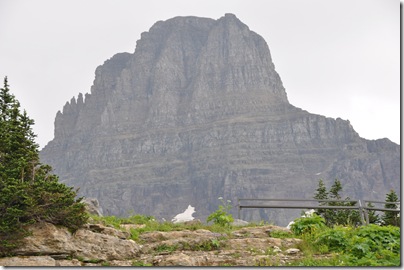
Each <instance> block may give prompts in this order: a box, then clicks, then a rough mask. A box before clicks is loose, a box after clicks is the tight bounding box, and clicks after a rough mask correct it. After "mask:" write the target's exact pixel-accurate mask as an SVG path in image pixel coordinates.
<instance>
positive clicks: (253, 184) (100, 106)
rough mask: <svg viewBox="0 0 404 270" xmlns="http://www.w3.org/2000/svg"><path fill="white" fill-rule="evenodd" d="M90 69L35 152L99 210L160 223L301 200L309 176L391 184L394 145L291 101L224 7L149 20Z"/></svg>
mask: <svg viewBox="0 0 404 270" xmlns="http://www.w3.org/2000/svg"><path fill="white" fill-rule="evenodd" d="M95 74H96V76H95V80H94V84H93V86H92V87H91V94H85V96H84V97H83V95H82V94H79V96H78V98H77V99H76V98H73V99H72V100H71V101H70V102H68V103H67V104H66V105H65V106H64V108H63V111H62V112H58V113H57V115H56V119H55V138H54V139H53V140H52V141H51V142H49V143H48V144H47V145H46V147H45V148H44V149H43V150H42V151H41V153H40V157H41V160H42V162H44V163H47V164H50V165H52V166H53V168H54V170H55V173H56V174H58V175H59V177H60V180H61V181H62V182H65V183H66V184H68V185H73V186H75V187H79V188H80V195H84V196H86V197H95V198H98V199H99V201H100V204H101V206H102V208H103V210H104V214H106V215H111V214H112V215H126V214H128V213H129V212H130V211H134V212H135V213H140V214H146V215H153V216H156V217H157V218H165V219H166V220H171V219H172V218H173V217H174V216H175V215H176V214H177V213H180V212H182V211H183V209H185V208H186V206H187V205H189V204H191V205H192V206H194V207H195V209H196V214H195V217H196V218H199V219H201V220H205V218H206V217H207V215H208V214H209V213H211V212H213V211H214V210H216V209H217V205H218V201H217V198H218V197H224V198H226V199H230V200H231V201H232V202H233V203H234V204H235V203H236V201H237V198H312V196H313V193H314V191H315V189H316V188H317V184H318V180H319V179H320V178H322V179H324V181H325V184H326V185H331V182H332V181H334V179H335V178H338V179H339V180H340V181H341V183H342V185H343V187H344V196H349V197H351V198H352V199H369V200H384V199H385V194H386V193H387V192H388V191H389V190H390V189H394V190H396V191H399V190H400V189H399V187H400V147H399V145H397V144H395V143H392V142H391V141H389V140H388V139H381V140H375V141H369V140H366V139H363V138H361V137H359V135H358V133H356V132H355V130H354V128H353V127H352V126H351V124H350V123H349V121H347V120H342V119H339V118H337V119H333V118H327V117H324V116H321V115H315V114H311V113H309V112H307V111H305V110H302V109H300V108H296V107H294V106H293V105H291V104H290V103H289V102H288V99H287V95H286V91H285V89H284V87H283V85H282V81H281V79H280V76H279V75H278V73H277V72H276V70H275V66H274V64H273V62H272V58H271V54H270V51H269V49H268V45H267V43H266V42H265V40H264V39H263V38H262V37H261V36H259V35H258V34H256V33H254V32H253V31H251V30H250V29H249V28H248V26H246V25H245V24H243V23H242V22H241V21H240V20H238V19H237V18H236V16H234V15H232V14H226V15H225V16H224V17H222V18H220V19H218V20H213V19H208V18H197V17H176V18H173V19H169V20H167V21H160V22H157V23H155V24H154V25H153V26H152V27H151V28H150V30H149V31H148V32H145V33H143V34H142V35H141V39H140V40H139V41H138V42H137V45H136V50H135V52H134V53H133V54H131V53H120V54H117V55H115V56H113V57H112V58H111V59H109V60H107V61H106V62H105V63H104V64H103V65H101V66H99V67H98V68H97V69H96V72H95ZM325 91H326V89H325ZM299 212H300V211H296V216H298V213H299ZM235 213H236V212H233V214H235ZM242 214H243V216H242V218H243V219H245V220H252V219H256V220H259V219H265V220H270V221H274V222H276V223H277V224H279V225H286V224H287V223H288V222H289V221H290V220H292V219H293V218H291V217H290V216H291V214H290V213H289V212H288V213H286V212H280V211H275V210H270V211H264V210H248V211H247V210H246V211H243V212H242Z"/></svg>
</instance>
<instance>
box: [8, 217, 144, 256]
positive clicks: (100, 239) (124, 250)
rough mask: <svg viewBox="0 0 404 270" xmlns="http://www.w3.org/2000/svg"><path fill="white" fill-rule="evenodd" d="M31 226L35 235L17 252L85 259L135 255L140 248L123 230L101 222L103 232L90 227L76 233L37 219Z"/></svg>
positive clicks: (27, 238)
mask: <svg viewBox="0 0 404 270" xmlns="http://www.w3.org/2000/svg"><path fill="white" fill-rule="evenodd" d="M90 226H91V225H90ZM28 229H29V230H30V231H31V233H32V235H30V236H28V237H26V238H25V239H24V240H23V241H24V242H23V245H22V246H21V247H20V248H18V249H16V250H15V251H14V252H15V254H17V255H22V256H31V255H49V256H56V257H59V258H60V257H67V256H72V257H77V258H81V260H84V261H91V260H101V261H103V260H125V259H128V258H133V257H135V256H136V255H137V254H138V253H139V251H140V246H139V245H138V244H137V243H136V242H134V241H133V240H126V239H122V238H123V236H124V235H125V234H124V233H123V232H120V231H118V230H115V229H113V228H107V227H103V226H101V225H100V226H98V230H99V231H100V232H94V231H91V230H90V229H89V228H88V227H87V228H82V229H79V230H77V231H76V232H75V233H73V234H72V233H71V232H69V231H68V229H67V228H64V227H57V226H55V225H53V224H50V223H37V224H34V225H32V226H30V227H29V228H28ZM92 229H93V230H94V226H93V227H92ZM107 232H108V233H109V234H106V233H107Z"/></svg>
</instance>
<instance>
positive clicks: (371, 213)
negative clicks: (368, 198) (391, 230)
mask: <svg viewBox="0 0 404 270" xmlns="http://www.w3.org/2000/svg"><path fill="white" fill-rule="evenodd" d="M367 207H369V208H372V207H375V206H374V204H372V203H368V204H367ZM367 212H368V219H369V224H378V223H379V222H380V217H379V215H378V214H376V211H375V210H368V211H367Z"/></svg>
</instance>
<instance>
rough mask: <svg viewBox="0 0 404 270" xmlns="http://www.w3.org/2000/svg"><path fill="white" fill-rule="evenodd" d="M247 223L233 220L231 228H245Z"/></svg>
mask: <svg viewBox="0 0 404 270" xmlns="http://www.w3.org/2000/svg"><path fill="white" fill-rule="evenodd" d="M248 224H249V223H248V222H247V221H244V220H241V219H234V221H233V222H232V223H231V225H232V226H237V227H238V226H240V227H242V226H247V225H248Z"/></svg>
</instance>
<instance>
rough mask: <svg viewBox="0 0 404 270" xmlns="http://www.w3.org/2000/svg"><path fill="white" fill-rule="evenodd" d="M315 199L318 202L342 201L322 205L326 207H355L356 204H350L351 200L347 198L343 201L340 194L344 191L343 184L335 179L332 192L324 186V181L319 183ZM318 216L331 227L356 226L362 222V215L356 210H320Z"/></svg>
mask: <svg viewBox="0 0 404 270" xmlns="http://www.w3.org/2000/svg"><path fill="white" fill-rule="evenodd" d="M316 191H317V192H316V193H315V195H314V199H316V200H328V199H330V200H337V201H339V200H341V201H340V202H322V203H320V205H326V206H355V205H356V202H350V198H349V197H347V198H345V201H342V199H341V198H342V197H341V195H340V192H341V191H342V184H341V182H340V181H339V180H338V179H335V181H334V184H333V185H332V186H331V188H330V190H329V191H328V192H327V189H326V187H325V185H324V182H323V180H320V181H319V185H318V188H317V189H316ZM316 213H317V214H319V215H321V216H322V217H323V218H324V219H325V222H326V225H327V226H329V227H331V226H333V225H348V224H353V225H356V224H358V223H359V222H360V214H359V212H358V211H356V210H350V209H335V210H334V209H318V210H317V211H316Z"/></svg>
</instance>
